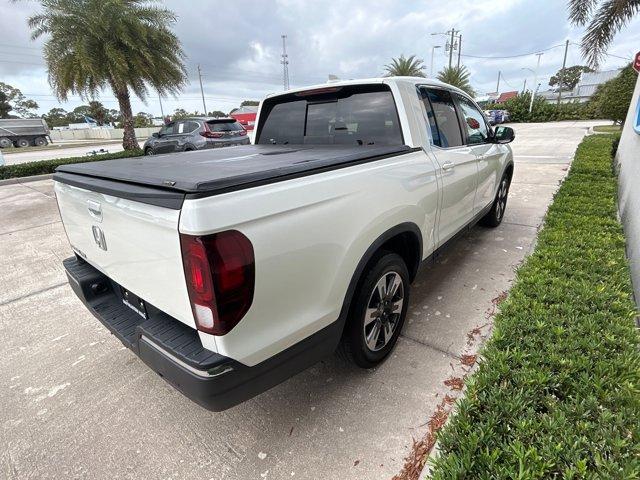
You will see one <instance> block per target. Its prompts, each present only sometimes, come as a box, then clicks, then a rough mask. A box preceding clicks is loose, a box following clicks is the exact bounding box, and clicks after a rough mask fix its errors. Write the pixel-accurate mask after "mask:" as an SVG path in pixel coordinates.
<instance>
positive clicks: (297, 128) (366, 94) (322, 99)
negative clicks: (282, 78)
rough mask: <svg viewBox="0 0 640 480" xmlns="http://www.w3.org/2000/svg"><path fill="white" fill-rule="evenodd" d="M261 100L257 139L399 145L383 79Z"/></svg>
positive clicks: (278, 142)
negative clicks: (380, 82)
mask: <svg viewBox="0 0 640 480" xmlns="http://www.w3.org/2000/svg"><path fill="white" fill-rule="evenodd" d="M318 92H319V93H317V94H316V93H315V92H314V91H310V92H300V93H297V94H290V95H282V96H278V97H274V98H272V99H267V100H265V104H264V107H263V110H264V111H265V113H264V115H263V118H264V120H262V119H261V120H260V123H261V126H260V127H259V134H258V135H259V136H258V140H257V142H256V143H258V144H273V145H295V144H299V145H300V144H304V145H402V144H403V140H402V133H401V130H400V122H399V120H398V114H397V111H396V106H395V103H394V101H393V95H392V94H391V91H390V90H389V89H388V87H387V86H386V85H360V86H356V87H336V88H327V89H323V90H320V91H318Z"/></svg>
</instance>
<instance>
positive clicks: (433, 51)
mask: <svg viewBox="0 0 640 480" xmlns="http://www.w3.org/2000/svg"><path fill="white" fill-rule="evenodd" d="M436 48H442V47H441V46H440V45H434V46H433V47H431V68H430V69H429V76H430V77H431V78H434V77H433V54H434V53H435V51H436Z"/></svg>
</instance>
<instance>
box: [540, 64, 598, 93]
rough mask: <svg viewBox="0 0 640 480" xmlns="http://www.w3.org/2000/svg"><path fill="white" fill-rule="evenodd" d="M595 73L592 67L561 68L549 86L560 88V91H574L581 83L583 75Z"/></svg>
mask: <svg viewBox="0 0 640 480" xmlns="http://www.w3.org/2000/svg"><path fill="white" fill-rule="evenodd" d="M588 72H593V69H592V68H591V67H587V66H586V65H574V66H573V67H566V68H561V69H560V70H558V71H557V72H556V74H555V75H553V76H552V77H551V79H550V80H549V86H550V87H555V86H556V85H557V86H558V88H557V89H558V90H562V91H565V90H573V89H574V88H576V85H578V82H579V81H580V76H581V75H582V74H583V73H588Z"/></svg>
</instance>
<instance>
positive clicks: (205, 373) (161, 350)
mask: <svg viewBox="0 0 640 480" xmlns="http://www.w3.org/2000/svg"><path fill="white" fill-rule="evenodd" d="M140 341H144V342H145V343H146V344H147V345H149V346H150V347H152V348H153V349H155V350H156V351H157V352H158V353H161V354H162V355H164V356H165V357H168V358H169V359H171V360H172V361H174V362H175V363H177V364H178V365H180V366H181V367H182V368H184V369H186V370H188V371H190V372H191V373H193V374H194V375H197V376H199V377H202V378H213V377H219V376H220V375H224V374H226V373H229V372H231V371H233V367H227V368H226V369H225V370H223V371H222V372H220V373H216V374H214V375H212V374H210V373H209V372H208V371H206V370H198V369H197V368H194V367H192V366H191V365H187V364H186V363H184V362H183V361H182V360H180V359H179V358H176V357H175V356H174V355H171V354H170V353H169V352H167V351H166V350H165V349H164V348H162V347H160V346H159V345H158V344H156V343H155V342H153V341H151V340H150V339H149V338H147V337H146V336H144V335H141V336H140Z"/></svg>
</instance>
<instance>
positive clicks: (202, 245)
mask: <svg viewBox="0 0 640 480" xmlns="http://www.w3.org/2000/svg"><path fill="white" fill-rule="evenodd" d="M180 244H181V246H182V262H183V265H184V274H185V279H186V281H187V289H188V291H189V299H190V300H191V308H192V310H193V316H194V318H195V321H196V325H197V327H198V330H201V331H203V332H206V333H211V334H213V335H224V334H226V333H228V332H229V331H230V330H231V329H232V328H233V327H235V326H236V325H237V324H238V322H239V321H240V320H241V319H242V317H243V316H244V315H245V314H246V313H247V311H248V310H249V307H250V306H251V302H252V301H253V290H254V286H255V257H254V254H253V245H252V244H251V242H250V241H249V239H248V238H247V237H245V236H244V235H243V234H242V233H240V232H238V231H236V230H229V231H226V232H221V233H215V234H213V235H205V236H194V235H186V234H180Z"/></svg>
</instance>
